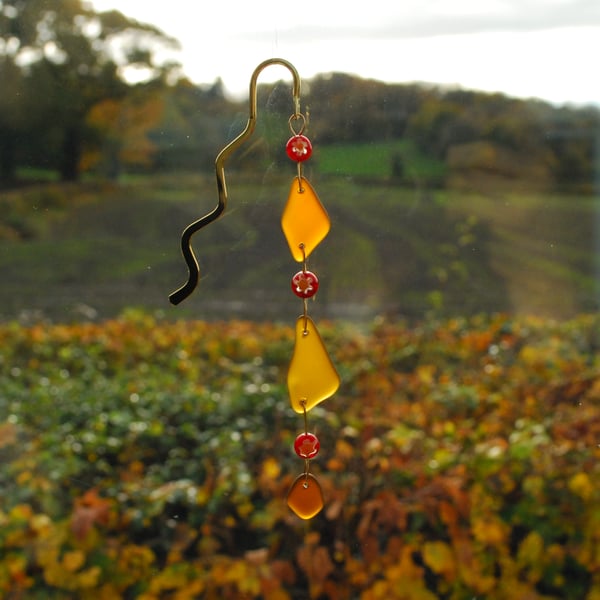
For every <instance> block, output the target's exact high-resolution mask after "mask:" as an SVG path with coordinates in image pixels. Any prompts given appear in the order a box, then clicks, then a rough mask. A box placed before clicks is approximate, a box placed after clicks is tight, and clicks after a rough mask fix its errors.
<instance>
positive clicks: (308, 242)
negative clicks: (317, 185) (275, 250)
mask: <svg viewBox="0 0 600 600" xmlns="http://www.w3.org/2000/svg"><path fill="white" fill-rule="evenodd" d="M300 190H302V191H300ZM330 227H331V222H330V221H329V215H328V214H327V211H326V210H325V209H324V208H323V205H322V204H321V201H320V200H319V198H318V197H317V194H316V193H315V190H313V188H312V186H311V185H310V183H308V181H307V180H306V179H305V178H304V177H302V178H301V179H300V181H299V180H298V178H297V177H295V178H294V181H292V187H291V188H290V195H289V197H288V201H287V204H286V205H285V209H284V210H283V215H282V217H281V228H282V229H283V234H284V235H285V239H286V240H287V243H288V244H289V246H290V251H291V253H292V256H293V257H294V260H297V261H298V262H302V261H303V260H304V259H305V258H306V257H308V255H309V254H310V253H311V252H312V251H313V250H314V249H315V248H316V247H317V246H318V245H319V244H320V243H321V242H322V241H323V238H325V236H326V235H327V234H328V233H329V228H330Z"/></svg>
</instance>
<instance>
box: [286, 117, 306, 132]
mask: <svg viewBox="0 0 600 600" xmlns="http://www.w3.org/2000/svg"><path fill="white" fill-rule="evenodd" d="M299 120H302V125H301V126H300V130H299V131H296V130H295V129H294V126H293V125H292V121H299ZM288 125H289V127H290V131H291V132H292V135H302V134H303V133H304V130H305V129H306V117H305V116H304V115H303V114H302V113H301V112H299V113H296V114H293V115H290V118H289V119H288Z"/></svg>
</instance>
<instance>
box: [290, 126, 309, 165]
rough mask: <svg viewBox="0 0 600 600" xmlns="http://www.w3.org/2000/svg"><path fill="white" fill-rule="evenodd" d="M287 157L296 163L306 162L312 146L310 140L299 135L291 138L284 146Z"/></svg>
mask: <svg viewBox="0 0 600 600" xmlns="http://www.w3.org/2000/svg"><path fill="white" fill-rule="evenodd" d="M285 151H286V153H287V155H288V156H289V157H290V158H291V159H292V160H295V161H296V162H302V161H304V160H308V159H309V158H310V155H311V154H312V144H311V143H310V140H309V139H308V138H307V137H306V136H305V135H301V134H299V133H298V134H296V135H294V136H292V137H291V138H290V139H289V140H288V141H287V144H286V145H285Z"/></svg>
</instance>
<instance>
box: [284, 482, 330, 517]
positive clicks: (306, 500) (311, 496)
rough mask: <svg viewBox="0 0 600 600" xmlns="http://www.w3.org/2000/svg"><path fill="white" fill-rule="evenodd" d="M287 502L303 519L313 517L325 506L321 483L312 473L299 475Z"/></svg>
mask: <svg viewBox="0 0 600 600" xmlns="http://www.w3.org/2000/svg"><path fill="white" fill-rule="evenodd" d="M287 503H288V506H289V507H290V508H291V509H292V510H293V511H294V512H295V513H296V515H298V516H299V517H300V518H301V519H312V518H313V517H314V516H315V515H316V514H318V513H319V512H320V511H321V509H322V508H323V492H322V491H321V485H320V484H319V482H318V481H317V479H316V478H315V477H314V476H313V475H311V474H310V473H309V474H308V475H306V474H305V473H303V474H302V475H299V476H298V477H296V480H295V481H294V483H292V487H291V488H290V491H289V492H288V496H287Z"/></svg>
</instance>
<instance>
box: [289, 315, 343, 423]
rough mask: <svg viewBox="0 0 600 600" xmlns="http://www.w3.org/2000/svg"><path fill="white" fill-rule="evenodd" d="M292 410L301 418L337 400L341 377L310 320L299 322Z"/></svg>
mask: <svg viewBox="0 0 600 600" xmlns="http://www.w3.org/2000/svg"><path fill="white" fill-rule="evenodd" d="M287 384H288V391H289V394H290V402H291V404H292V408H293V409H294V410H295V411H296V412H297V413H300V414H303V413H304V408H305V407H306V411H307V412H308V411H309V410H310V409H311V408H313V407H315V406H316V405H317V404H319V402H322V401H323V400H325V399H327V398H329V397H330V396H333V394H335V392H336V391H337V389H338V387H339V386H340V377H339V375H338V373H337V371H336V370H335V367H334V366H333V363H332V362H331V359H330V358H329V354H327V350H326V348H325V345H324V344H323V340H322V339H321V336H320V335H319V332H318V331H317V328H316V326H315V324H314V323H313V321H312V319H311V318H310V317H308V316H307V317H305V316H301V317H298V320H297V321H296V343H295V344H294V353H293V355H292V361H291V363H290V368H289V371H288V377H287Z"/></svg>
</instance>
